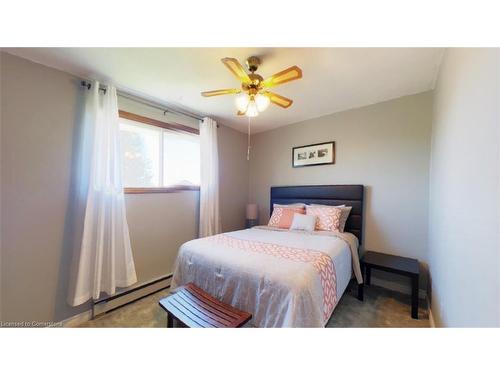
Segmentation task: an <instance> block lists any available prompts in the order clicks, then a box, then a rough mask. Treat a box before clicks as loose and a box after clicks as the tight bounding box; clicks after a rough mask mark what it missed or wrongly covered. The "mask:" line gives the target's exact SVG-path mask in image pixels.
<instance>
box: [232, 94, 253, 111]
mask: <svg viewBox="0 0 500 375" xmlns="http://www.w3.org/2000/svg"><path fill="white" fill-rule="evenodd" d="M235 102H236V108H238V111H241V112H245V111H246V110H247V107H248V103H249V102H250V98H249V97H248V95H247V94H245V93H243V94H239V95H237V96H236V99H235Z"/></svg>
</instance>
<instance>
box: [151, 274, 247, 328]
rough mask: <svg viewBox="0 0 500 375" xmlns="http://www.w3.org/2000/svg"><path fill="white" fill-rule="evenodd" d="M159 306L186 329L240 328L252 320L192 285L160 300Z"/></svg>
mask: <svg viewBox="0 0 500 375" xmlns="http://www.w3.org/2000/svg"><path fill="white" fill-rule="evenodd" d="M160 306H161V307H162V308H163V309H164V310H166V311H167V312H168V313H169V314H172V315H173V316H174V317H175V318H176V319H178V320H180V321H181V322H182V323H184V324H185V325H186V326H188V327H241V326H242V325H243V324H245V323H246V322H248V321H249V320H250V319H251V318H252V314H250V313H248V312H245V311H241V310H238V309H236V308H235V307H233V306H231V305H228V304H225V303H223V302H221V301H219V300H218V299H216V298H215V297H213V296H211V295H210V294H208V293H206V292H205V291H204V290H202V289H200V288H198V287H197V286H196V285H194V284H193V283H189V284H187V285H184V286H182V287H180V288H177V290H176V291H175V293H174V294H172V295H170V296H168V297H166V298H163V299H162V300H160ZM169 324H171V323H169Z"/></svg>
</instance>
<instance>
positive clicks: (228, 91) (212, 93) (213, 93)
mask: <svg viewBox="0 0 500 375" xmlns="http://www.w3.org/2000/svg"><path fill="white" fill-rule="evenodd" d="M240 92H241V90H240V89H222V90H213V91H205V92H202V93H201V95H202V96H205V97H209V96H217V95H228V94H239V93H240Z"/></svg>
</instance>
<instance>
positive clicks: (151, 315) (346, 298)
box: [81, 285, 429, 328]
mask: <svg viewBox="0 0 500 375" xmlns="http://www.w3.org/2000/svg"><path fill="white" fill-rule="evenodd" d="M356 291H357V287H356V286H350V287H348V290H347V291H346V292H345V293H344V295H343V296H342V298H341V299H340V301H339V303H338V305H337V307H336V308H335V311H334V312H333V315H332V317H331V319H330V321H329V322H328V325H327V327H385V328H388V327H429V317H428V314H427V307H426V305H425V301H423V300H421V301H420V309H419V319H418V320H415V319H412V318H411V317H410V297H409V296H407V295H404V294H401V293H398V292H393V291H389V290H387V289H383V288H380V287H377V286H374V285H372V286H369V287H365V298H364V301H363V302H361V301H358V300H357V298H356ZM168 293H169V292H168V289H167V290H163V291H160V292H158V293H155V294H153V295H151V296H149V297H145V298H143V299H141V300H139V301H136V302H134V303H131V304H129V305H127V306H124V307H121V308H119V309H117V310H115V311H112V312H109V313H107V314H103V315H101V316H99V317H97V318H96V319H94V320H91V321H89V322H86V323H85V324H83V325H81V327H166V326H167V316H166V313H165V312H164V311H163V310H162V309H161V308H160V307H159V305H158V301H159V300H160V299H161V298H163V297H165V296H167V295H168Z"/></svg>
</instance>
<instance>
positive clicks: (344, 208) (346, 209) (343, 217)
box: [311, 204, 352, 232]
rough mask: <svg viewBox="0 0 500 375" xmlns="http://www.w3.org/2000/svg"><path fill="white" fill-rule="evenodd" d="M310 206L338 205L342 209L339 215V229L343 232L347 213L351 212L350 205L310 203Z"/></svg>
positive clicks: (347, 216)
mask: <svg viewBox="0 0 500 375" xmlns="http://www.w3.org/2000/svg"><path fill="white" fill-rule="evenodd" d="M311 206H320V207H338V208H340V209H341V210H342V215H340V225H339V231H341V232H344V229H345V224H346V223H347V219H348V218H349V214H350V213H351V210H352V207H351V206H346V205H345V204H342V205H340V206H327V205H324V204H311Z"/></svg>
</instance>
